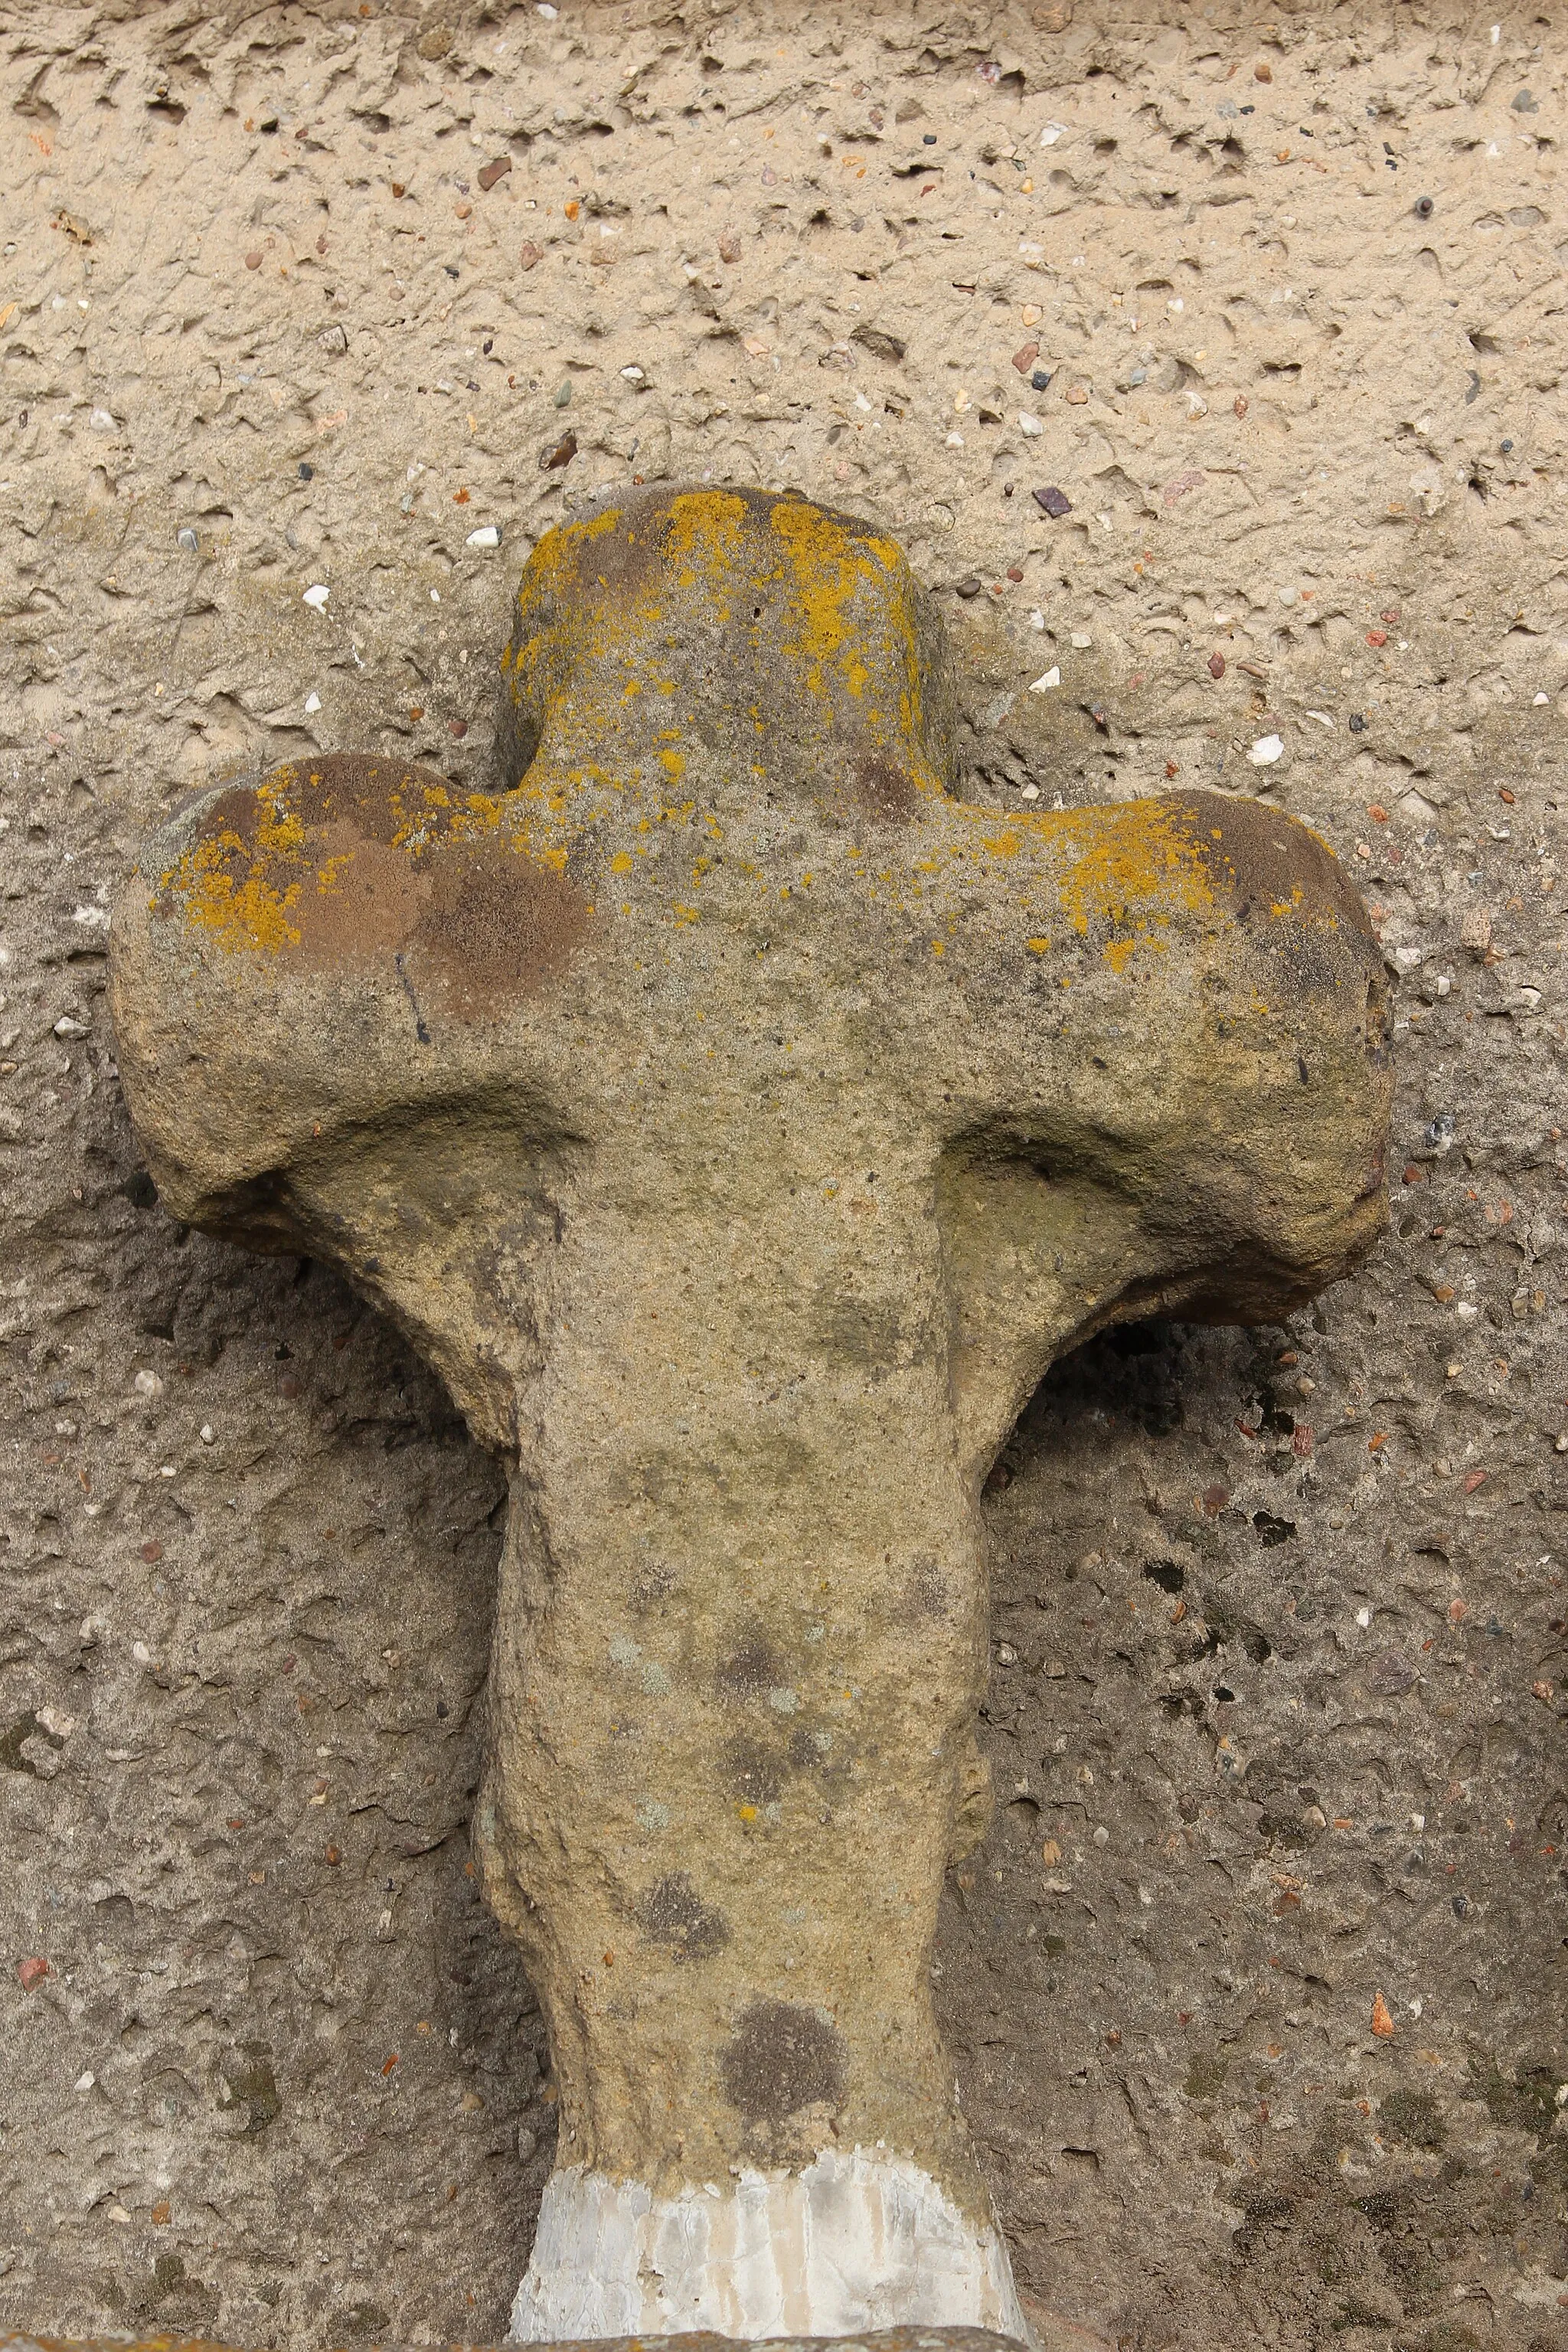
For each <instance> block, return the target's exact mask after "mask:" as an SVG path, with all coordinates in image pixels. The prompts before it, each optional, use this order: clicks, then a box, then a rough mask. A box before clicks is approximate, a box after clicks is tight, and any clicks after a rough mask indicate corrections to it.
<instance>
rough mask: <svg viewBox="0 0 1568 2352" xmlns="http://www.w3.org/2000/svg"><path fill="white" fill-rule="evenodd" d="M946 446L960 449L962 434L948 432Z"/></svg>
mask: <svg viewBox="0 0 1568 2352" xmlns="http://www.w3.org/2000/svg"><path fill="white" fill-rule="evenodd" d="M947 446H948V447H949V448H950V449H962V448H963V434H962V433H950V434H949V435H948V436H947Z"/></svg>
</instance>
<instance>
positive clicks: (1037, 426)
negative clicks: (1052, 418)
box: [1018, 408, 1046, 440]
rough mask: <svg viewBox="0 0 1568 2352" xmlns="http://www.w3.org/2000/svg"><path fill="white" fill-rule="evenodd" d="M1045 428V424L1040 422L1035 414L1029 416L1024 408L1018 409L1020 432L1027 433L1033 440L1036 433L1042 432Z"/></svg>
mask: <svg viewBox="0 0 1568 2352" xmlns="http://www.w3.org/2000/svg"><path fill="white" fill-rule="evenodd" d="M1045 429H1046V428H1045V426H1044V425H1042V424H1041V422H1040V420H1039V418H1038V417H1037V416H1031V415H1029V412H1028V410H1027V409H1026V408H1025V409H1020V410H1019V412H1018V430H1019V432H1020V433H1026V434H1027V435H1028V436H1029V437H1030V439H1031V440H1033V439H1034V438H1035V437H1036V436H1037V435H1039V434H1041V433H1043V432H1044V431H1045Z"/></svg>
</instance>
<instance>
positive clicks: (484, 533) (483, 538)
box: [463, 522, 500, 547]
mask: <svg viewBox="0 0 1568 2352" xmlns="http://www.w3.org/2000/svg"><path fill="white" fill-rule="evenodd" d="M463 543H464V545H465V546H466V547H499V546H500V530H499V528H498V527H497V525H496V524H495V523H493V522H482V523H481V524H480V525H479V529H478V530H471V531H470V532H469V533H468V538H467V539H466V540H465V541H464V542H463Z"/></svg>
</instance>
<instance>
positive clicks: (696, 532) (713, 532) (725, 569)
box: [666, 490, 746, 607]
mask: <svg viewBox="0 0 1568 2352" xmlns="http://www.w3.org/2000/svg"><path fill="white" fill-rule="evenodd" d="M745 520H746V502H745V500H744V499H741V498H737V497H736V495H735V493H734V492H733V490H685V491H682V493H681V494H680V496H679V498H674V499H671V500H670V502H669V536H668V540H667V541H666V550H667V552H668V558H669V561H670V562H672V563H675V564H683V565H685V567H686V569H685V571H684V572H682V574H681V579H682V584H683V585H685V586H687V587H694V586H696V585H697V584H698V583H699V580H700V584H701V585H702V586H703V587H704V588H705V589H706V590H707V591H708V592H709V593H710V594H712V595H714V596H715V597H717V598H718V599H719V600H720V602H721V604H724V605H725V606H726V607H727V604H728V600H727V598H725V597H724V596H723V593H722V592H723V591H724V590H725V589H726V588H727V587H728V585H729V583H730V582H731V580H732V579H733V577H734V573H735V565H736V559H737V557H738V556H739V553H740V546H741V532H742V529H743V528H744V525H745Z"/></svg>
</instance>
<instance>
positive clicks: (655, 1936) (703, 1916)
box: [637, 1870, 730, 1960]
mask: <svg viewBox="0 0 1568 2352" xmlns="http://www.w3.org/2000/svg"><path fill="white" fill-rule="evenodd" d="M637 1925H638V1926H639V1927H641V1929H642V1931H643V1933H644V1935H645V1936H647V1937H649V1938H650V1940H651V1941H652V1942H654V1943H656V1944H662V1945H663V1946H664V1948H665V1949H666V1950H667V1951H668V1952H669V1953H670V1954H671V1955H672V1956H673V1958H675V1959H677V1960H708V1959H711V1958H712V1957H713V1955H714V1953H715V1952H721V1951H722V1950H723V1948H724V1947H725V1945H726V1944H727V1943H728V1942H729V1940H730V1923H729V1921H728V1920H727V1919H726V1918H725V1916H724V1914H723V1913H722V1911H720V1910H717V1909H715V1907H714V1906H713V1905H712V1904H711V1903H704V1901H703V1900H702V1897H701V1896H700V1895H699V1894H698V1892H697V1889H696V1888H695V1887H694V1886H693V1885H692V1884H691V1881H690V1879H689V1877H688V1876H687V1874H686V1873H685V1871H684V1870H677V1871H672V1872H671V1873H670V1874H669V1875H668V1877H667V1878H661V1879H660V1880H659V1882H658V1885H657V1886H653V1887H650V1888H649V1890H648V1892H647V1894H646V1895H644V1896H643V1899H642V1901H641V1902H640V1903H639V1904H638V1905H637Z"/></svg>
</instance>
